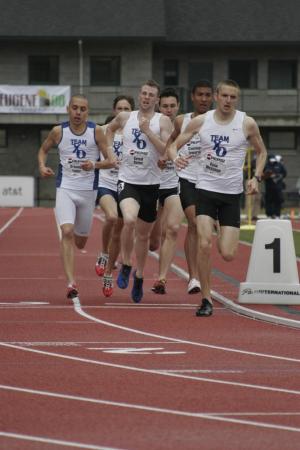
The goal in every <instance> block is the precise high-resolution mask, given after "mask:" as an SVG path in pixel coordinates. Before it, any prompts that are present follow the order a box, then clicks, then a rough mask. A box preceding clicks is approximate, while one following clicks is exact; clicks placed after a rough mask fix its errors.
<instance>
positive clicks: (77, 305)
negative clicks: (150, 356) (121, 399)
mask: <svg viewBox="0 0 300 450" xmlns="http://www.w3.org/2000/svg"><path fill="white" fill-rule="evenodd" d="M73 303H74V309H75V312H77V313H78V314H79V315H80V316H82V317H85V318H86V319H88V320H91V321H93V322H96V323H100V324H102V325H106V326H108V327H111V328H117V329H119V330H123V331H128V332H130V333H135V334H141V335H143V336H149V337H154V338H158V339H165V340H169V341H171V342H177V343H181V344H188V345H193V346H197V347H204V348H211V349H215V350H222V351H226V352H232V353H239V354H243V355H250V356H255V357H263V358H271V359H277V360H281V361H291V362H296V363H300V359H297V358H289V357H286V356H277V355H270V354H267V353H257V352H250V351H246V350H240V349H237V348H230V347H221V346H218V345H211V344H204V343H202V342H195V341H188V340H186V339H179V338H172V337H168V336H163V335H160V334H155V333H149V332H145V331H141V330H137V329H135V328H129V327H125V326H123V325H118V324H115V323H113V322H107V321H105V320H101V319H98V318H97V317H94V316H92V315H90V314H88V313H86V312H85V311H83V309H82V307H81V304H80V300H79V298H78V297H77V298H75V299H73Z"/></svg>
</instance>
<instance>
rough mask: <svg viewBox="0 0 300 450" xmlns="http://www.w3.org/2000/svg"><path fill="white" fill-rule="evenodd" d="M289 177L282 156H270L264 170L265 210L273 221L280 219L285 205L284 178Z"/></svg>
mask: <svg viewBox="0 0 300 450" xmlns="http://www.w3.org/2000/svg"><path fill="white" fill-rule="evenodd" d="M286 175H287V171H286V168H285V167H284V165H283V161H282V157H281V155H276V156H275V155H269V157H268V160H267V164H266V165H265V168H264V174H263V177H264V180H265V210H266V215H267V217H269V218H272V219H279V218H280V215H281V208H282V205H283V190H284V189H285V183H284V181H283V180H284V178H285V177H286Z"/></svg>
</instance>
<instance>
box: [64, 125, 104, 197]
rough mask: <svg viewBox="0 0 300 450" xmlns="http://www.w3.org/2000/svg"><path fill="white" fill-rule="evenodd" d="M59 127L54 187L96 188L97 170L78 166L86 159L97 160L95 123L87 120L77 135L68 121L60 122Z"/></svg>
mask: <svg viewBox="0 0 300 450" xmlns="http://www.w3.org/2000/svg"><path fill="white" fill-rule="evenodd" d="M61 127H62V137H61V140H60V142H59V144H58V150H59V157H60V163H59V167H58V174H57V177H56V187H60V188H66V189H74V190H87V191H90V190H94V189H97V188H98V176H99V170H98V169H95V170H90V171H86V170H82V169H81V168H80V165H81V164H82V163H83V162H84V161H86V160H90V161H93V162H96V161H99V157H100V153H99V149H98V147H97V144H96V141H95V128H96V124H95V123H93V122H87V123H86V129H85V131H84V132H83V133H82V134H79V135H78V134H74V133H73V132H72V130H71V129H70V122H64V123H62V124H61Z"/></svg>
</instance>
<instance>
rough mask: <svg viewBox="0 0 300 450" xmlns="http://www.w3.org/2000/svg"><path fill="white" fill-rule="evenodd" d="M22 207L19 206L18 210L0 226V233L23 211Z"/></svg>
mask: <svg viewBox="0 0 300 450" xmlns="http://www.w3.org/2000/svg"><path fill="white" fill-rule="evenodd" d="M23 210H24V208H19V209H18V211H17V212H16V213H15V214H14V215H13V216H12V217H11V218H10V219H9V220H8V221H7V222H6V223H5V225H3V227H2V228H0V234H2V233H3V231H5V230H6V228H8V227H9V226H10V225H11V224H12V223H13V222H14V221H15V220H16V219H17V218H18V217H19V215H20V214H21V213H22V212H23Z"/></svg>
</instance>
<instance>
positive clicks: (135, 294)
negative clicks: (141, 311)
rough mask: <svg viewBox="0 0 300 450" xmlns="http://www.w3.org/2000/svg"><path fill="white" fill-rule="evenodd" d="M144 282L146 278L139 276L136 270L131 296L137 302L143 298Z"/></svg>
mask: <svg viewBox="0 0 300 450" xmlns="http://www.w3.org/2000/svg"><path fill="white" fill-rule="evenodd" d="M143 282H144V278H138V277H137V276H136V272H134V274H133V286H132V290H131V298H132V300H133V301H134V302H135V303H139V302H140V301H141V300H142V298H143V294H144V293H143Z"/></svg>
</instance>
